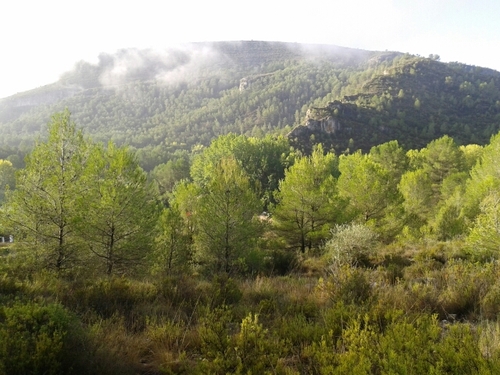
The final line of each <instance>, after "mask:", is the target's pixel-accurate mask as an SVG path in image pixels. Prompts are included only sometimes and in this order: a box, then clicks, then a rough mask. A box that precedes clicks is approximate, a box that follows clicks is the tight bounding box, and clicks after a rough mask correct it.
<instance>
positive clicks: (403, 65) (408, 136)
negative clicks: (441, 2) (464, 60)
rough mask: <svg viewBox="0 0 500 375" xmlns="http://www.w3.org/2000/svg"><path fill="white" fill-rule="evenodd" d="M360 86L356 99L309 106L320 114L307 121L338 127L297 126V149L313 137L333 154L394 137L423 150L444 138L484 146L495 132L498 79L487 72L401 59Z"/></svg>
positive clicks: (326, 100)
mask: <svg viewBox="0 0 500 375" xmlns="http://www.w3.org/2000/svg"><path fill="white" fill-rule="evenodd" d="M358 87H359V88H360V91H358V92H357V93H356V94H354V95H345V96H343V97H342V98H338V99H336V100H333V101H331V97H328V98H323V99H321V100H316V101H315V104H314V105H313V106H312V107H311V108H313V109H314V108H319V109H321V108H324V110H323V111H322V112H321V111H320V112H318V113H317V114H315V113H314V112H313V113H312V115H311V116H310V118H312V119H313V120H320V121H321V120H323V121H324V120H325V118H326V117H330V118H333V119H335V121H336V122H337V129H335V132H334V134H333V135H331V134H325V132H322V131H317V130H306V129H302V128H300V127H298V128H297V129H296V131H295V132H293V133H292V138H295V137H296V136H297V135H298V137H296V138H298V139H297V141H298V142H297V145H299V146H300V145H302V146H304V145H306V147H307V144H310V143H313V142H310V141H309V140H308V139H307V138H308V137H311V135H313V136H314V139H313V141H314V142H317V141H322V142H323V143H325V144H328V145H329V146H333V147H335V149H336V150H337V151H343V150H345V149H350V151H353V149H354V150H355V149H363V150H365V151H368V150H369V149H370V148H371V147H372V146H373V145H376V144H379V143H383V142H387V141H390V140H393V139H397V140H398V141H399V142H400V143H401V144H402V145H403V146H404V147H405V148H415V147H423V146H424V145H425V144H426V143H428V142H430V141H432V140H433V139H435V138H438V137H440V136H443V135H450V136H452V137H453V138H454V139H455V140H456V141H457V142H458V143H460V144H467V143H478V144H485V143H486V142H488V140H489V137H490V136H491V135H493V134H494V133H496V131H498V126H499V125H498V123H499V118H500V91H499V88H500V75H499V74H498V72H496V71H493V70H490V69H485V68H479V67H470V66H466V65H463V64H458V63H450V64H443V63H441V62H439V61H436V60H435V59H426V58H421V57H414V56H399V57H396V58H395V59H394V60H392V62H391V64H388V65H386V66H385V67H384V68H383V70H379V71H378V72H377V74H375V75H373V76H372V77H371V78H369V79H367V80H366V81H364V82H363V83H362V84H361V85H360V86H358ZM325 112H326V113H325ZM306 125H307V124H306ZM313 129H314V127H313ZM309 147H310V146H309Z"/></svg>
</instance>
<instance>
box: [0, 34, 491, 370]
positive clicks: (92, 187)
mask: <svg viewBox="0 0 500 375" xmlns="http://www.w3.org/2000/svg"><path fill="white" fill-rule="evenodd" d="M499 79H500V73H498V72H495V71H492V70H488V69H485V68H479V67H470V66H466V65H462V64H459V63H453V64H444V63H441V62H439V57H438V56H435V55H433V56H430V57H429V58H423V57H420V56H411V55H408V54H401V53H396V52H369V51H361V50H352V49H344V48H340V47H332V46H304V45H297V44H283V43H264V42H241V43H235V42H232V43H213V44H206V43H202V44H197V45H191V46H189V47H185V48H179V49H176V50H172V51H169V52H168V53H165V54H164V55H159V54H158V53H153V52H151V51H136V50H124V51H120V52H119V53H117V54H115V55H106V54H103V55H101V56H100V61H99V63H98V64H96V65H92V64H89V63H85V62H81V63H79V64H77V66H76V67H75V69H74V70H73V71H72V72H68V73H66V74H65V75H63V76H62V77H61V79H60V81H59V82H57V83H55V84H53V85H49V86H45V87H42V88H39V89H36V90H33V91H30V92H26V93H21V94H18V95H15V96H13V97H9V98H5V99H3V100H1V101H0V132H1V134H2V137H1V138H0V374H125V375H126V374H131V375H132V374H144V375H146V374H247V375H248V374H288V375H292V374H318V375H324V374H498V373H500V323H499V321H498V316H499V314H500V281H499V280H500V267H499V263H498V259H499V248H500V226H499V219H498V218H499V216H500V172H499V169H498V167H497V166H498V164H499V163H500V133H499V130H500V127H499V125H500V124H499V119H500V118H499V113H500V112H499V111H500V82H499ZM11 236H12V237H11ZM11 238H13V242H9V241H10V239H11Z"/></svg>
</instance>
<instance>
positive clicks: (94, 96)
mask: <svg viewBox="0 0 500 375" xmlns="http://www.w3.org/2000/svg"><path fill="white" fill-rule="evenodd" d="M438 59H439V58H438V56H435V55H433V56H430V58H424V57H420V56H412V55H408V54H401V53H397V52H370V51H363V50H353V49H348V48H341V47H335V46H321V45H318V46H313V45H300V44H290V43H268V42H256V41H255V42H220V43H200V44H193V45H187V46H183V47H182V46H181V47H179V48H177V49H171V50H167V51H163V52H161V53H155V52H153V51H148V50H145V51H138V50H122V51H118V52H117V53H115V54H113V55H111V54H102V55H101V56H100V58H99V62H98V63H97V64H90V63H87V62H80V63H78V64H77V65H76V66H75V68H74V70H73V71H71V72H67V73H66V74H64V75H63V76H62V77H61V79H60V80H59V81H58V82H56V83H54V84H52V85H48V86H45V87H41V88H38V89H35V90H32V91H28V92H25V93H20V94H18V95H14V96H12V97H9V98H5V99H2V100H0V132H1V134H2V137H1V138H0V158H2V159H6V158H7V157H9V156H11V155H18V154H19V152H23V153H26V152H29V151H30V150H31V148H32V145H33V140H34V139H35V138H36V136H37V135H43V134H46V132H45V124H46V123H47V122H48V121H49V119H50V116H51V115H52V114H53V113H55V112H61V111H63V110H64V108H69V109H70V111H71V113H72V116H73V118H74V119H75V121H76V122H77V123H78V124H79V125H80V126H82V128H84V129H85V131H86V132H87V134H89V135H90V136H92V138H93V139H94V140H95V141H99V142H105V143H106V142H108V141H109V140H110V139H111V140H113V142H115V143H116V144H117V145H124V144H127V145H129V146H130V147H132V149H133V150H137V151H138V152H137V155H138V158H139V162H140V164H141V166H142V167H143V168H144V169H146V170H147V171H150V170H152V169H153V168H154V167H155V166H157V165H159V164H162V163H166V162H168V160H170V159H171V158H172V157H173V156H174V155H176V152H182V151H187V152H188V153H190V152H192V151H193V150H194V149H196V148H199V147H200V146H204V147H207V146H208V145H209V144H210V142H211V141H212V140H213V139H214V138H216V137H218V136H221V135H225V134H228V133H234V134H238V135H246V136H249V137H262V136H265V135H266V134H274V135H276V134H281V135H286V134H289V132H290V131H291V130H292V129H293V128H294V127H296V126H299V125H302V124H303V123H304V121H305V118H306V114H307V112H308V110H309V109H312V108H318V107H325V106H327V104H328V103H329V102H333V101H335V100H337V101H340V102H342V104H343V106H342V109H341V110H340V111H337V113H332V115H333V116H335V117H336V118H337V119H338V121H339V123H340V127H341V129H340V131H338V132H336V134H335V135H325V134H322V133H316V134H313V136H314V137H313V138H314V139H313V140H312V141H311V139H309V137H307V139H299V140H298V141H297V142H294V147H295V148H298V149H302V150H307V152H308V153H309V152H310V151H311V149H312V144H314V143H318V142H321V143H323V145H324V148H325V149H327V150H330V149H332V148H333V149H334V150H335V151H336V153H337V154H338V153H341V152H344V151H346V150H347V149H348V150H349V151H350V152H353V151H355V150H358V149H361V150H363V151H364V152H368V151H369V150H370V148H371V147H373V146H376V145H378V144H381V143H385V142H387V141H391V140H398V142H399V144H400V145H402V146H403V147H404V148H405V149H415V148H422V147H424V146H425V145H426V144H427V143H428V142H430V141H432V140H433V139H436V138H439V137H441V136H443V135H449V136H451V137H452V138H453V139H454V140H455V141H456V142H457V143H459V144H468V143H477V144H480V145H484V144H486V143H487V142H488V140H489V138H490V137H491V136H492V135H493V134H496V133H497V132H498V131H499V130H500V129H499V127H498V120H499V115H500V91H499V89H498V87H499V85H500V73H498V72H496V71H493V70H489V69H486V68H480V67H472V66H467V65H463V64H459V63H442V62H439V61H438ZM292 141H294V140H293V139H292ZM19 150H20V151H19ZM19 158H20V161H21V162H22V160H23V155H20V156H19Z"/></svg>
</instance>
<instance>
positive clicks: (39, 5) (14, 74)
mask: <svg viewBox="0 0 500 375" xmlns="http://www.w3.org/2000/svg"><path fill="white" fill-rule="evenodd" d="M499 15H500V1H499V0H418V1H417V0H415V1H413V0H378V1H377V0H341V1H338V0H306V1H299V2H296V1H295V2H292V1H283V0H280V1H275V0H251V1H234V0H212V1H208V0H196V1H191V0H168V1H165V0H163V1H162V0H156V1H151V0H141V1H126V0H125V1H123V0H122V1H109V0H99V1H96V0H88V1H71V0H65V1H62V0H43V1H41V0H6V1H3V2H2V4H1V5H0V45H1V53H0V98H1V97H5V96H8V95H12V94H15V93H16V92H21V91H25V90H29V89H32V88H35V87H38V86H42V85H44V84H48V83H52V82H54V81H56V80H57V79H58V78H59V75H60V74H61V73H63V72H65V71H67V70H70V69H71V68H72V67H73V65H74V63H75V62H77V61H79V60H87V61H91V62H92V61H97V56H98V55H99V53H100V52H109V53H112V52H114V51H116V50H117V49H120V48H128V47H137V48H157V49H162V48H163V47H166V46H168V45H171V44H175V43H184V42H198V41H219V40H268V41H284V42H302V43H326V44H336V45H340V46H345V47H352V48H361V49H368V50H395V51H400V52H409V53H412V54H420V55H422V56H428V55H429V54H431V53H433V54H438V55H440V56H441V60H442V61H459V62H463V63H467V64H472V65H479V66H484V67H489V68H493V69H496V70H500V49H499V47H500V46H499V43H500V22H498V17H499Z"/></svg>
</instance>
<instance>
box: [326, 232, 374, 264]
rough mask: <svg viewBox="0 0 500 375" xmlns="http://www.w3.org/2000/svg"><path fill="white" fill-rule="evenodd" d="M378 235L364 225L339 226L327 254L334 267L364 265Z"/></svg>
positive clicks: (327, 248) (329, 242)
mask: <svg viewBox="0 0 500 375" xmlns="http://www.w3.org/2000/svg"><path fill="white" fill-rule="evenodd" d="M376 240H377V234H376V233H375V232H374V231H372V230H371V229H370V228H368V227H367V226H366V225H362V224H343V225H337V226H336V227H335V228H334V229H332V238H331V239H330V240H329V241H328V242H327V243H326V244H325V252H326V254H327V256H328V257H329V258H330V259H331V262H332V264H333V265H334V266H341V265H345V264H347V265H364V264H367V263H368V260H369V259H368V256H369V255H370V252H371V250H372V249H373V247H374V246H375V244H376Z"/></svg>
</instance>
